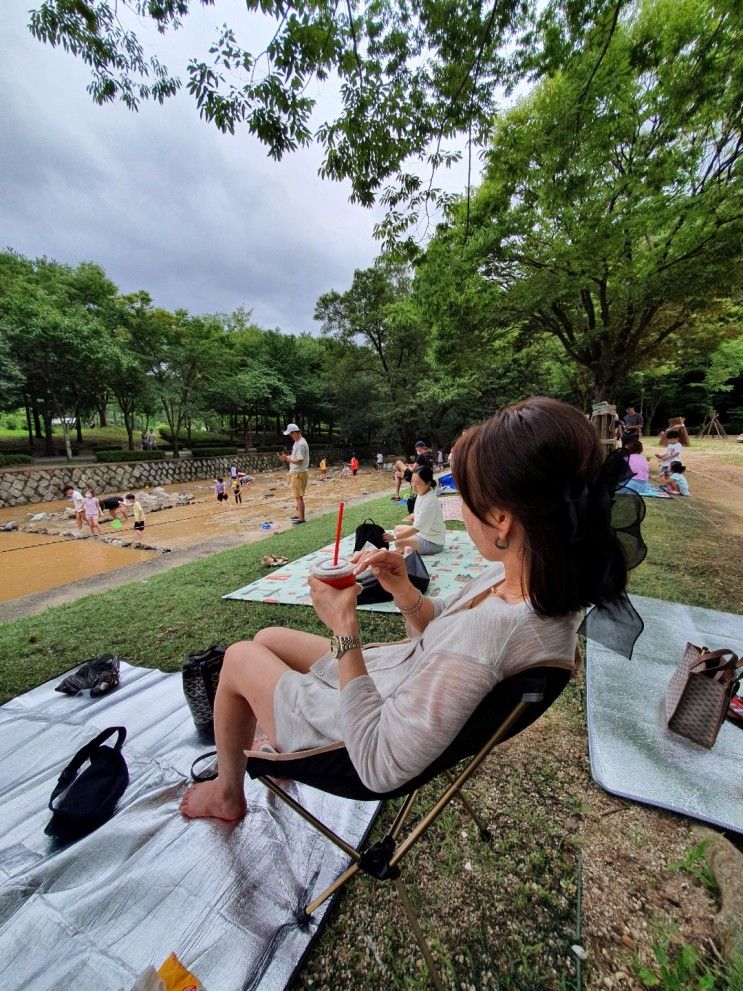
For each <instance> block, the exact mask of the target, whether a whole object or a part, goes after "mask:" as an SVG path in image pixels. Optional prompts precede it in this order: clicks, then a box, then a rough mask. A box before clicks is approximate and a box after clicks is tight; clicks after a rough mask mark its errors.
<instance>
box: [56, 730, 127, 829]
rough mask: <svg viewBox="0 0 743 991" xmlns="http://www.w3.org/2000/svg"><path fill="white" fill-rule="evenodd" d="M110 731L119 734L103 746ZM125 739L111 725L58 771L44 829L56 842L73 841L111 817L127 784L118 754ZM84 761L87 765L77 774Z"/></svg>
mask: <svg viewBox="0 0 743 991" xmlns="http://www.w3.org/2000/svg"><path fill="white" fill-rule="evenodd" d="M113 733H116V734H118V739H117V740H116V744H115V745H114V746H113V747H104V746H103V741H104V740H107V739H108V737H109V736H111V735H112V734H113ZM125 739H126V729H125V728H124V727H123V726H110V727H109V728H108V729H104V730H103V732H102V733H99V734H98V736H97V737H96V738H95V739H94V740H91V741H90V743H87V744H86V745H85V746H84V747H82V748H81V749H80V750H78V752H77V753H76V754H75V756H74V757H73V758H72V760H71V761H70V763H69V764H68V765H67V767H66V768H65V769H64V771H62V773H61V774H60V776H59V780H58V781H57V784H56V787H55V788H54V791H53V792H52V797H51V798H50V799H49V808H50V809H51V810H52V818H51V819H50V820H49V822H48V823H47V826H46V829H45V830H44V832H45V833H46V834H47V836H51V837H53V838H54V839H55V840H57V841H58V842H59V843H72V842H73V840H79V839H81V838H82V837H83V836H87V835H88V833H92V832H93V831H94V830H95V829H98V827H99V826H102V825H103V823H104V822H106V821H107V820H108V819H110V818H111V816H112V815H113V814H114V810H115V808H116V803H117V802H118V800H119V799H120V798H121V796H122V795H123V794H124V791H125V790H126V786H127V785H128V784H129V770H128V768H127V766H126V761H125V760H124V756H123V754H122V753H121V748H122V746H123V744H124V740H125ZM86 760H87V761H90V765H89V767H86V768H85V770H84V771H83V773H82V774H81V775H80V777H78V772H79V770H80V768H81V767H82V766H83V764H84V763H85V761H86ZM63 793H64V794H63ZM60 795H62V798H61V799H59V796H60ZM57 799H59V801H56V800H57ZM55 803H56V804H55Z"/></svg>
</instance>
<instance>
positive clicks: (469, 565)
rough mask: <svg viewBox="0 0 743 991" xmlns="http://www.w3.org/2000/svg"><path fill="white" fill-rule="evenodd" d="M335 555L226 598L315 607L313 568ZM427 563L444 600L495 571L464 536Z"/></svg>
mask: <svg viewBox="0 0 743 991" xmlns="http://www.w3.org/2000/svg"><path fill="white" fill-rule="evenodd" d="M353 543H354V537H353V534H351V535H349V536H348V537H344V538H343V540H342V541H341V556H343V557H348V556H349V555H350V554H351V553H352V552H353ZM332 553H333V544H332V543H331V544H327V545H326V546H325V547H321V548H320V550H318V551H315V552H314V553H312V554H307V555H306V556H305V557H302V558H299V560H297V561H292V562H291V564H287V565H284V566H283V567H280V568H277V569H276V570H275V571H273V572H271V574H270V575H267V576H266V577H265V578H259V579H258V581H254V582H251V583H250V584H249V585H246V586H245V587H244V588H239V589H237V590H236V591H235V592H230V594H229V595H225V596H223V598H225V599H239V600H241V601H243V602H263V603H267V604H271V605H285V606H291V605H294V606H309V605H311V604H312V603H311V601H310V590H309V587H308V585H307V576H308V575H309V573H310V567H311V566H312V565H313V564H314V563H315V562H317V561H319V560H321V559H322V558H324V557H329V556H330V555H331V554H332ZM423 560H424V561H425V563H426V567H427V568H428V573H429V574H430V576H431V584H430V586H429V589H428V594H429V595H433V596H442V597H444V598H446V597H447V596H449V595H453V594H454V593H455V592H456V591H457V590H458V589H459V588H460V587H461V586H462V585H463V584H464V582H467V581H469V580H470V578H474V577H475V576H476V575H479V574H482V572H483V571H485V570H486V569H487V568H489V567H491V565H490V563H489V562H488V561H486V560H485V559H484V558H483V557H481V556H480V554H479V553H478V552H477V549H476V548H475V545H474V544H473V543H472V541H471V540H470V538H469V536H468V535H467V534H466V533H464V532H456V533H451V532H450V533H448V534H447V536H446V547H445V548H444V550H443V551H442V552H441V553H440V554H430V555H426V557H424V558H423ZM359 609H366V610H369V611H370V612H397V611H398V610H397V607H396V606H394V605H393V604H392V603H391V602H376V603H373V604H371V605H368V606H359Z"/></svg>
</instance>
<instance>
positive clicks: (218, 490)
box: [214, 478, 227, 506]
mask: <svg viewBox="0 0 743 991" xmlns="http://www.w3.org/2000/svg"><path fill="white" fill-rule="evenodd" d="M214 492H215V494H216V496H217V502H218V503H219V505H220V506H221V505H222V503H223V502H225V501H226V499H227V493H226V491H225V484H224V479H223V478H218V479H216V481H215V482H214Z"/></svg>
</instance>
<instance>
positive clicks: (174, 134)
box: [0, 0, 379, 332]
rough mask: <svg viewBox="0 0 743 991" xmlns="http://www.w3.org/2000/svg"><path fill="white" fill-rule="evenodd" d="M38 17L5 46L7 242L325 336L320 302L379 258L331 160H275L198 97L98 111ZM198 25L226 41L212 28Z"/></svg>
mask: <svg viewBox="0 0 743 991" xmlns="http://www.w3.org/2000/svg"><path fill="white" fill-rule="evenodd" d="M26 20H27V12H26V4H25V0H23V2H19V0H12V2H11V3H10V5H9V8H6V10H5V12H4V17H3V21H4V24H3V34H2V39H1V40H0V86H1V87H2V93H3V105H2V109H0V114H1V115H2V116H1V118H0V126H1V128H2V133H3V142H2V145H1V146H0V243H1V244H2V246H6V245H7V246H10V247H12V248H15V249H16V250H17V251H20V252H21V253H22V254H24V255H27V256H29V257H35V256H37V255H47V256H49V257H52V258H55V259H57V260H58V261H61V262H66V263H69V264H77V263H78V262H80V261H82V260H91V261H95V262H98V263H99V264H100V265H102V266H103V268H104V269H105V270H106V272H107V274H108V275H109V277H110V278H112V279H113V281H114V282H116V284H117V285H118V286H119V287H120V289H121V290H122V291H123V292H130V291H133V290H136V289H146V290H147V291H148V292H149V293H150V294H151V295H152V296H153V298H154V300H155V303H156V304H157V305H160V306H164V307H167V308H169V309H175V308H178V307H183V308H185V309H188V310H189V311H190V312H192V313H206V312H215V311H222V312H225V311H230V310H232V309H234V308H235V307H236V306H238V305H244V306H246V307H247V308H249V309H252V310H253V316H254V319H255V320H256V321H257V322H258V323H260V324H263V325H265V326H279V327H281V328H282V329H283V330H285V331H291V332H297V331H301V330H312V331H316V329H317V328H316V326H315V325H314V322H313V320H312V312H313V309H314V304H315V301H316V299H317V297H318V296H319V295H320V294H321V293H323V292H325V291H327V290H328V289H331V288H338V289H345V288H347V287H348V286H349V285H350V282H351V278H352V275H353V271H354V269H355V268H363V267H366V266H368V265H369V264H371V262H372V261H373V259H374V257H375V256H376V255H377V254H378V252H379V246H378V245H377V244H376V243H375V242H374V241H373V239H372V236H371V232H372V227H373V224H374V220H375V215H374V214H373V213H372V212H370V211H368V210H364V209H363V208H361V207H358V206H353V205H351V204H349V203H348V189H347V188H345V187H344V186H342V185H340V184H334V183H332V184H331V183H328V182H323V181H321V180H320V179H319V178H318V176H317V167H318V165H319V162H320V152H319V150H318V149H316V148H310V149H301V150H300V151H298V152H297V153H295V154H293V155H290V156H289V157H288V158H286V159H285V160H284V161H283V162H280V163H276V162H273V161H271V160H269V159H268V158H267V157H266V154H265V150H264V148H263V147H262V146H261V145H260V144H259V143H258V142H257V141H256V140H255V139H253V138H251V137H250V136H249V135H247V133H242V134H238V135H236V136H229V135H222V134H220V133H219V132H218V131H217V130H216V129H215V128H214V127H213V126H211V125H207V124H205V123H204V122H202V121H201V120H200V119H199V117H198V114H197V111H196V109H195V107H194V104H193V102H192V99H191V98H190V97H189V96H188V94H186V93H181V94H179V95H178V96H177V97H176V98H175V99H174V100H171V101H169V102H168V103H167V104H166V105H165V106H164V107H160V106H157V105H143V106H142V108H141V109H140V111H139V113H137V114H132V113H130V112H129V111H127V110H126V109H125V108H124V107H122V106H119V105H115V106H106V107H96V106H95V105H94V104H93V103H92V101H91V100H90V97H89V96H88V94H87V93H86V91H85V86H86V85H87V81H88V75H87V69H86V68H85V66H83V65H82V64H81V63H79V62H78V61H77V60H75V59H73V58H72V57H71V56H69V55H67V54H66V53H64V52H63V51H61V50H54V49H51V48H49V47H47V46H45V45H42V44H40V43H39V42H37V41H35V40H34V39H33V38H32V37H31V35H30V33H29V32H28V31H27V29H26V27H25V24H26ZM190 27H191V31H192V35H193V33H194V32H196V33H197V34H198V33H199V32H201V34H202V35H203V36H204V37H206V36H207V35H208V37H209V38H211V36H212V34H213V25H211V24H210V23H209V22H207V21H199V19H198V18H197V19H196V20H195V21H194V22H193V24H192V25H190ZM192 41H193V37H190V38H189V37H186V38H179V39H178V45H179V46H180V48H181V49H182V50H186V49H187V47H188V45H189V44H190V43H191V42H192ZM202 41H203V39H202ZM189 54H190V52H189Z"/></svg>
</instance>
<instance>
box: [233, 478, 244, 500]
mask: <svg viewBox="0 0 743 991" xmlns="http://www.w3.org/2000/svg"><path fill="white" fill-rule="evenodd" d="M230 488H231V489H232V494H233V496H234V497H235V504H237V503H238V502H242V501H243V497H242V492H241V489H242V486H241V485H240V479H239V478H238V477H237V475H235V477H234V478H233V479H232V482H231V483H230Z"/></svg>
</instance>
